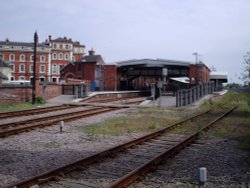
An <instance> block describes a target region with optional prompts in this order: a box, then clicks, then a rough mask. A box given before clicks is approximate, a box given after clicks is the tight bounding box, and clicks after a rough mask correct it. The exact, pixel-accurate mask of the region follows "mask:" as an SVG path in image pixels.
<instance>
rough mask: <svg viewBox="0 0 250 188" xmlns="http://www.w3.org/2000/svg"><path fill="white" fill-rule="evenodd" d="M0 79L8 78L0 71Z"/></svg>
mask: <svg viewBox="0 0 250 188" xmlns="http://www.w3.org/2000/svg"><path fill="white" fill-rule="evenodd" d="M0 79H2V80H8V77H7V76H5V75H4V74H3V73H1V72H0Z"/></svg>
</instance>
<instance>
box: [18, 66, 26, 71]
mask: <svg viewBox="0 0 250 188" xmlns="http://www.w3.org/2000/svg"><path fill="white" fill-rule="evenodd" d="M19 72H25V65H24V64H20V65H19Z"/></svg>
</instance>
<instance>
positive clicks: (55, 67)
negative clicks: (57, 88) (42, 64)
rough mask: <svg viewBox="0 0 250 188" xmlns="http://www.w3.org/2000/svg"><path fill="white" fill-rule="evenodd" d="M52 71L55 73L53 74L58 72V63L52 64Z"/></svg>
mask: <svg viewBox="0 0 250 188" xmlns="http://www.w3.org/2000/svg"><path fill="white" fill-rule="evenodd" d="M52 73H53V74H56V73H57V65H56V64H53V65H52Z"/></svg>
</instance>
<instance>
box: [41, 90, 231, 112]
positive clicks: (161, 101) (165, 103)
mask: <svg viewBox="0 0 250 188" xmlns="http://www.w3.org/2000/svg"><path fill="white" fill-rule="evenodd" d="M226 92H227V90H223V91H221V92H216V93H214V94H211V95H206V96H204V97H203V98H201V99H200V100H198V101H197V102H195V103H193V104H191V105H188V106H185V107H195V106H200V105H201V104H202V103H204V102H205V101H208V100H210V99H212V98H213V97H214V96H218V95H224V94H225V93H226ZM112 93H113V92H112ZM96 94H98V92H95V93H94V94H93V93H91V94H90V95H89V96H93V95H96ZM81 101H82V98H79V99H76V98H75V96H74V95H60V96H58V97H55V98H53V99H50V100H48V101H47V102H46V104H45V106H51V105H59V104H75V105H78V104H79V103H80V102H81ZM81 104H84V103H82V102H81ZM92 104H93V105H94V106H102V105H103V106H106V107H107V106H112V105H111V104H98V103H95V102H93V103H92ZM86 105H87V104H86ZM88 105H90V103H89V104H88ZM118 106H119V105H117V104H114V107H118ZM120 106H122V105H120ZM135 106H138V105H124V107H135ZM139 106H141V107H162V108H176V97H175V96H171V95H170V96H161V97H159V98H158V99H157V100H155V101H154V100H145V101H143V102H142V103H141V104H140V105H139ZM185 107H184V108H185ZM182 108H183V107H182Z"/></svg>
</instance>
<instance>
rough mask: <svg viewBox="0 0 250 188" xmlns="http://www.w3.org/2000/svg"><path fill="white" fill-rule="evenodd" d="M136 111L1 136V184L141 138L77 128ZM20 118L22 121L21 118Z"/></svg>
mask: <svg viewBox="0 0 250 188" xmlns="http://www.w3.org/2000/svg"><path fill="white" fill-rule="evenodd" d="M135 110H136V109H121V110H118V111H113V112H109V113H105V114H101V115H97V116H92V117H89V118H84V119H82V120H77V121H72V122H65V125H64V128H63V133H60V132H59V125H54V126H50V127H45V128H43V129H36V130H33V131H31V132H26V133H21V134H19V135H15V136H11V137H7V138H4V139H1V143H0V153H1V155H0V168H1V171H0V187H1V186H3V185H6V184H7V183H11V182H14V181H18V180H24V179H25V178H28V177H31V176H34V175H38V174H40V173H43V172H46V171H48V170H52V169H54V168H56V167H59V166H62V165H64V164H67V163H70V162H72V161H75V160H78V159H80V158H83V157H86V156H89V155H91V154H93V153H96V152H98V151H102V150H104V149H105V148H109V147H112V146H114V145H117V144H121V143H124V142H126V141H129V140H132V139H134V138H137V137H140V136H141V135H142V134H129V135H125V136H120V137H110V136H92V135H86V134H85V133H83V132H79V131H78V128H79V127H81V126H85V125H88V124H90V123H97V122H100V121H103V120H105V119H108V118H111V117H113V116H116V117H117V116H125V115H128V114H130V113H133V112H134V111H135ZM56 113H57V112H56ZM23 118H24V119H26V118H27V117H23ZM19 119H20V120H21V118H20V117H19Z"/></svg>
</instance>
